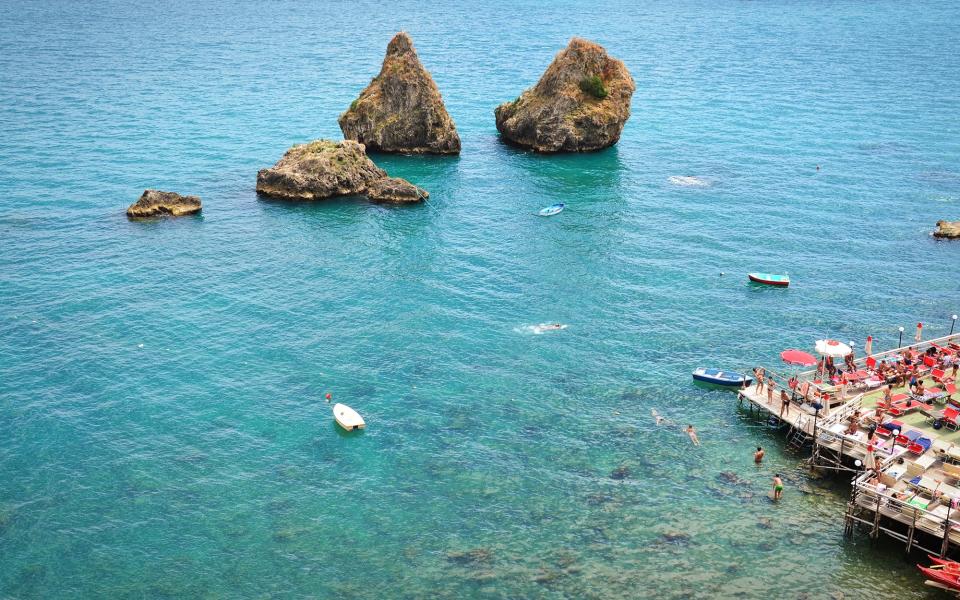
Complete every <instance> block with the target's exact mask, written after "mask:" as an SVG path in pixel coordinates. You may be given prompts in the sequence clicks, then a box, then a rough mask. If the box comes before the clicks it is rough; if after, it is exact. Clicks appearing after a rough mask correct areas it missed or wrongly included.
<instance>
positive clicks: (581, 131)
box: [494, 38, 636, 152]
mask: <svg viewBox="0 0 960 600" xmlns="http://www.w3.org/2000/svg"><path fill="white" fill-rule="evenodd" d="M635 87H636V86H635V85H634V83H633V77H631V76H630V72H629V71H628V70H627V67H626V66H625V65H624V64H623V62H622V61H620V60H617V59H615V58H612V57H610V56H608V55H607V51H606V50H604V49H603V47H602V46H600V45H598V44H595V43H593V42H590V41H587V40H584V39H580V38H573V39H572V40H570V44H569V45H568V46H567V47H566V48H565V49H563V50H561V51H560V52H559V53H558V54H557V56H556V58H554V59H553V62H552V63H550V66H549V67H547V70H546V71H545V72H544V74H543V76H542V77H541V78H540V81H538V82H537V84H536V85H535V86H533V87H532V88H530V89H528V90H526V91H525V92H523V93H522V94H521V95H520V97H519V98H517V99H516V100H514V101H513V102H506V103H504V104H501V105H500V106H498V107H497V108H496V110H495V111H494V115H495V117H496V121H497V130H498V131H499V132H500V135H501V137H502V138H503V139H504V140H505V141H507V142H509V143H511V144H515V145H517V146H522V147H524V148H531V149H533V150H536V151H537V152H589V151H592V150H600V149H602V148H606V147H608V146H612V145H613V144H616V143H617V141H618V140H619V139H620V133H621V132H622V131H623V126H624V124H626V122H627V119H629V118H630V98H631V97H632V96H633V91H634V89H635Z"/></svg>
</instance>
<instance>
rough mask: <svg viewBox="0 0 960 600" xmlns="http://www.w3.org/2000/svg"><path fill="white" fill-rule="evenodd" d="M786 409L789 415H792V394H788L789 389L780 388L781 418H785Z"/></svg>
mask: <svg viewBox="0 0 960 600" xmlns="http://www.w3.org/2000/svg"><path fill="white" fill-rule="evenodd" d="M784 409H786V411H787V416H789V415H790V396H788V395H787V390H780V418H781V419H783V411H784Z"/></svg>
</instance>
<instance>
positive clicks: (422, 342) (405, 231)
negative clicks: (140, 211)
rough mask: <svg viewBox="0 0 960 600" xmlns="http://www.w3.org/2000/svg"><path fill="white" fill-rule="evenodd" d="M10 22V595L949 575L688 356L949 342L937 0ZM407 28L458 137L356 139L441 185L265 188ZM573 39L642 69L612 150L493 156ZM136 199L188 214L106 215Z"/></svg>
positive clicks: (630, 591) (41, 17)
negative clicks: (267, 172) (443, 154)
mask: <svg viewBox="0 0 960 600" xmlns="http://www.w3.org/2000/svg"><path fill="white" fill-rule="evenodd" d="M4 9H5V10H4V16H5V22H4V25H3V27H2V28H0V131H2V135H0V597H4V598H7V597H10V598H184V597H209V598H229V597H318V598H334V597H337V598H351V597H355V598H361V597H404V598H426V597H442V598H462V597H490V598H494V597H501V598H516V597H544V598H560V597H581V598H623V597H654V596H656V597H660V598H707V597H733V596H739V597H751V598H763V597H771V596H773V595H782V596H784V597H788V598H792V597H803V596H804V594H808V595H809V597H813V598H821V597H828V596H829V595H830V594H834V597H838V596H836V594H839V593H842V594H843V597H845V598H868V597H869V598H877V597H889V596H892V595H896V597H898V598H916V597H926V596H928V595H930V596H933V592H929V591H928V590H927V588H924V587H923V586H922V583H921V577H920V576H919V575H917V574H916V573H915V572H914V569H913V567H912V563H911V561H909V560H905V559H904V558H902V547H898V546H894V545H889V544H883V543H880V544H876V545H871V544H870V543H869V542H868V541H867V540H865V539H863V538H859V539H856V540H854V541H848V540H845V539H844V538H843V536H842V522H841V519H840V515H841V513H842V509H843V504H844V501H845V499H846V497H847V493H846V492H847V487H846V486H845V485H844V483H843V482H842V481H840V480H838V481H835V482H833V483H829V482H828V483H822V482H808V481H807V479H806V476H805V472H804V471H803V470H802V469H801V468H800V461H801V459H802V458H803V456H801V455H797V454H790V453H786V452H783V451H782V446H783V444H782V443H781V440H780V437H779V436H778V435H777V434H776V433H774V432H771V431H769V430H767V429H766V428H765V427H763V426H762V424H757V423H754V422H752V421H751V420H750V419H748V418H746V415H745V414H743V413H740V412H738V411H737V410H736V402H735V398H734V396H733V395H732V394H730V393H724V392H717V391H711V390H705V389H702V388H698V387H695V386H693V385H692V384H691V382H690V375H689V373H690V371H691V370H692V369H693V368H694V367H696V366H700V365H705V366H723V367H744V368H749V367H750V366H753V365H755V364H759V363H771V364H775V361H776V358H777V353H778V352H779V351H780V350H782V349H783V348H786V347H792V346H798V347H804V348H810V347H811V346H812V343H813V340H815V339H817V338H820V337H823V336H833V337H838V338H840V339H843V340H847V339H850V340H856V341H858V342H861V343H862V340H863V339H864V338H865V337H866V336H867V335H868V334H872V335H874V336H875V337H876V338H877V344H876V346H875V348H878V349H879V348H883V347H887V346H890V345H895V344H896V341H897V332H896V328H897V326H900V325H903V326H905V327H907V331H908V335H909V332H911V331H912V328H913V326H914V324H915V322H916V321H923V322H924V323H925V324H926V327H925V330H926V332H927V335H928V336H935V335H942V334H945V333H946V332H947V331H948V329H949V326H950V322H949V315H951V314H952V313H955V312H958V311H960V278H958V266H960V244H957V243H953V244H951V243H938V242H935V241H933V240H932V239H931V238H930V236H929V235H928V234H929V232H930V230H931V229H932V228H933V224H934V222H935V221H936V220H938V219H941V218H954V219H957V218H960V138H958V126H957V115H958V114H960V100H958V98H960V79H958V76H957V74H958V72H960V58H958V57H960V54H958V53H957V51H956V49H957V47H960V28H958V25H957V23H958V22H960V20H958V19H960V9H958V8H957V6H956V4H955V3H951V2H923V3H921V2H870V3H864V2H846V1H840V2H832V3H825V2H816V1H784V2H708V1H703V2H697V1H688V2H662V3H649V4H648V3H622V4H620V3H602V4H598V3H593V2H554V3H549V4H548V3H533V2H495V3H472V2H463V3H430V4H428V3H423V4H420V3H408V2H394V3H389V4H379V3H339V2H336V3H335V2H326V3H325V2H320V3H301V2H290V1H286V0H283V1H278V2H240V3H227V2H210V3H207V2H199V3H189V2H171V3H161V4H157V5H155V6H131V5H128V4H127V3H120V2H102V3H96V4H92V5H81V4H74V3H66V2H53V1H27V2H22V3H12V2H5V3H4ZM400 29H405V30H406V31H408V32H410V34H411V35H412V37H413V39H414V42H415V44H416V46H417V49H418V51H419V53H420V56H421V59H422V60H423V62H424V64H425V65H426V66H427V68H428V69H430V70H431V71H432V74H433V76H434V78H435V80H436V81H437V83H438V85H439V86H440V89H441V91H442V93H443V95H444V99H445V101H446V104H447V107H448V109H449V111H450V113H451V114H452V116H453V118H454V120H455V121H456V123H457V126H458V129H459V132H460V135H461V137H462V139H463V154H462V156H460V157H459V158H437V157H426V158H418V157H383V156H377V157H375V158H376V161H377V162H378V164H380V165H381V166H383V167H385V168H386V169H387V170H388V171H389V172H390V173H391V174H393V175H397V176H402V177H405V178H408V179H410V180H411V181H414V182H415V183H417V184H419V185H421V186H423V187H425V188H426V189H428V190H429V191H430V192H431V194H432V196H431V200H430V202H429V203H428V204H427V205H423V206H418V207H413V208H403V209H394V208H384V207H379V206H375V205H371V204H368V203H366V202H365V201H363V200H358V199H337V200H331V201H328V202H322V203H315V204H286V203H280V202H273V201H266V200H263V199H258V198H257V196H256V194H255V193H254V179H255V174H256V171H257V169H259V168H262V167H266V166H269V165H271V164H273V163H274V162H275V161H276V160H277V159H278V158H279V156H280V155H281V154H282V153H283V151H284V150H285V149H286V148H287V147H289V146H290V145H291V144H293V143H297V142H303V141H307V140H310V139H315V138H319V137H338V136H339V133H340V132H339V128H338V127H337V124H336V118H337V115H338V114H339V113H340V112H341V111H342V110H344V109H345V108H346V107H347V106H348V105H349V103H350V101H351V100H352V99H354V98H355V97H356V95H357V94H358V93H359V91H360V90H361V89H362V87H363V86H364V85H365V84H366V83H367V82H368V81H369V78H370V77H372V76H373V75H375V74H376V73H377V71H378V70H379V64H380V61H381V60H382V57H383V51H384V49H385V47H386V44H387V41H388V40H389V39H390V37H391V35H392V34H393V33H395V32H396V31H397V30H400ZM574 34H576V35H582V36H584V37H588V38H590V39H594V40H596V41H598V42H600V43H602V44H604V45H605V46H606V47H607V48H608V50H609V51H610V52H611V53H612V54H613V55H615V56H617V57H619V58H621V59H623V60H624V61H625V62H626V64H627V65H628V67H629V68H630V70H631V71H632V73H633V75H634V78H635V79H636V82H637V92H636V94H635V96H634V100H633V112H634V114H633V117H632V119H631V120H630V121H629V123H628V124H627V127H626V129H625V130H624V133H623V138H622V140H621V142H620V144H619V145H618V146H616V147H615V148H612V149H609V150H607V151H604V152H600V153H596V154H589V155H582V156H557V157H541V156H535V155H531V154H528V153H524V152H520V151H517V150H515V149H511V148H508V147H506V146H504V145H502V144H500V143H499V142H498V138H497V132H496V129H495V127H494V122H493V114H492V111H493V108H494V107H495V106H496V104H498V103H500V102H502V101H506V100H510V99H512V98H514V97H516V96H517V95H518V93H519V92H520V91H521V90H522V89H524V88H525V87H527V86H529V85H531V84H533V83H534V82H535V81H536V79H537V78H538V76H539V74H540V73H541V72H542V70H543V69H544V68H545V67H546V65H547V64H548V63H549V61H550V60H551V58H552V56H553V55H554V54H555V53H556V52H557V51H558V50H559V49H560V48H561V47H563V46H564V45H565V44H566V42H567V40H568V39H569V37H570V36H572V35H574ZM817 165H820V167H821V169H820V171H819V172H818V171H817V170H816V166H817ZM672 176H696V177H700V178H702V179H703V180H705V181H707V182H709V184H710V185H709V186H707V187H684V186H678V185H675V184H673V183H671V182H670V180H669V178H670V177H672ZM148 187H155V188H160V189H169V190H175V191H179V192H181V193H196V194H199V195H201V196H202V198H203V202H204V210H203V215H202V216H200V217H197V218H184V219H179V220H165V221H157V222H149V223H131V222H128V221H127V219H126V218H125V217H124V214H123V211H124V209H125V207H126V206H127V205H128V204H129V203H131V202H133V201H134V200H135V199H136V198H137V197H138V196H139V194H140V193H141V192H142V191H143V189H144V188H148ZM557 201H562V202H565V203H567V206H568V208H567V210H566V211H565V212H564V213H563V214H561V215H559V216H557V217H554V218H551V219H540V218H536V217H533V216H531V212H533V211H534V210H536V209H538V208H539V207H541V206H546V205H548V204H552V203H554V202H557ZM752 270H769V271H774V272H779V271H788V272H789V273H790V275H791V277H792V279H793V281H794V283H793V286H792V287H791V288H789V289H788V290H775V289H764V288H757V287H750V286H748V285H747V284H746V278H745V273H746V272H747V271H752ZM721 271H722V272H725V273H726V276H720V272H721ZM555 321H556V322H562V323H566V324H568V325H569V327H568V329H566V330H564V331H560V332H550V333H545V334H543V335H536V334H533V333H531V332H529V330H528V329H525V327H527V326H529V325H535V324H537V323H542V322H555ZM326 392H331V393H333V394H334V398H335V400H340V401H343V402H346V403H348V404H350V405H352V406H353V407H355V408H357V409H358V410H359V411H360V412H361V413H362V414H363V415H364V416H365V417H366V419H367V422H368V430H367V431H366V432H364V433H363V434H361V435H346V434H343V433H341V432H339V431H337V430H336V429H335V427H334V426H333V425H332V423H331V415H330V410H329V407H328V406H327V405H326V404H324V402H323V399H322V395H323V394H324V393H326ZM651 409H656V410H658V411H659V412H660V413H662V414H664V415H666V416H668V417H670V418H672V419H674V420H675V421H676V422H677V425H678V426H676V427H659V428H657V427H655V426H654V424H653V420H652V418H651V417H650V411H651ZM688 422H689V423H693V424H695V425H696V426H697V427H698V429H699V430H700V432H701V433H700V435H701V439H702V441H703V445H702V446H701V447H699V448H694V447H692V445H691V444H690V443H689V440H688V439H687V438H686V437H685V436H684V435H683V434H682V433H681V432H680V428H679V425H682V424H685V423H688ZM757 444H762V445H764V446H765V447H767V448H768V451H769V454H768V460H767V463H766V464H764V465H763V466H762V467H761V468H756V467H755V466H754V465H753V463H752V456H751V452H752V449H753V447H754V446H756V445H757ZM621 467H625V469H621V471H620V475H621V476H622V475H626V476H625V477H623V478H620V479H616V478H613V477H611V475H612V474H613V472H614V471H615V470H617V469H618V468H621ZM778 471H779V472H781V473H783V474H784V475H785V476H786V479H787V491H786V494H785V498H784V501H783V502H782V503H781V504H779V505H773V504H771V503H770V502H769V501H768V500H767V498H766V493H767V491H768V489H769V487H770V480H771V477H772V475H773V473H774V472H778ZM723 472H732V473H735V474H736V476H737V477H738V478H739V481H738V482H737V483H731V482H729V481H728V479H729V477H726V478H725V477H724V476H722V475H721V473H723ZM801 488H803V489H804V490H805V491H807V492H813V493H802V492H801V491H800V489H801Z"/></svg>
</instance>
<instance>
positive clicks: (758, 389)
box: [753, 367, 763, 394]
mask: <svg viewBox="0 0 960 600" xmlns="http://www.w3.org/2000/svg"><path fill="white" fill-rule="evenodd" d="M753 372H754V373H756V375H757V385H756V387H754V388H753V391H754V392H756V393H758V394H759V393H760V392H761V391H763V368H762V367H757V368H756V369H754V370H753Z"/></svg>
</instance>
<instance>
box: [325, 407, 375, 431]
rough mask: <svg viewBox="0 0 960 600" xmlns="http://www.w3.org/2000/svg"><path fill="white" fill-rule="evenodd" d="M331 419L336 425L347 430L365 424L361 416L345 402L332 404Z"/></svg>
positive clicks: (362, 426)
mask: <svg viewBox="0 0 960 600" xmlns="http://www.w3.org/2000/svg"><path fill="white" fill-rule="evenodd" d="M333 419H334V420H335V421H336V422H337V425H339V426H340V427H342V428H344V429H346V430H347V431H353V430H354V429H363V428H364V427H366V426H367V424H366V423H365V422H364V420H363V417H361V416H360V414H359V413H357V411H355V410H353V409H352V408H350V407H349V406H347V405H346V404H335V405H334V406H333Z"/></svg>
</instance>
